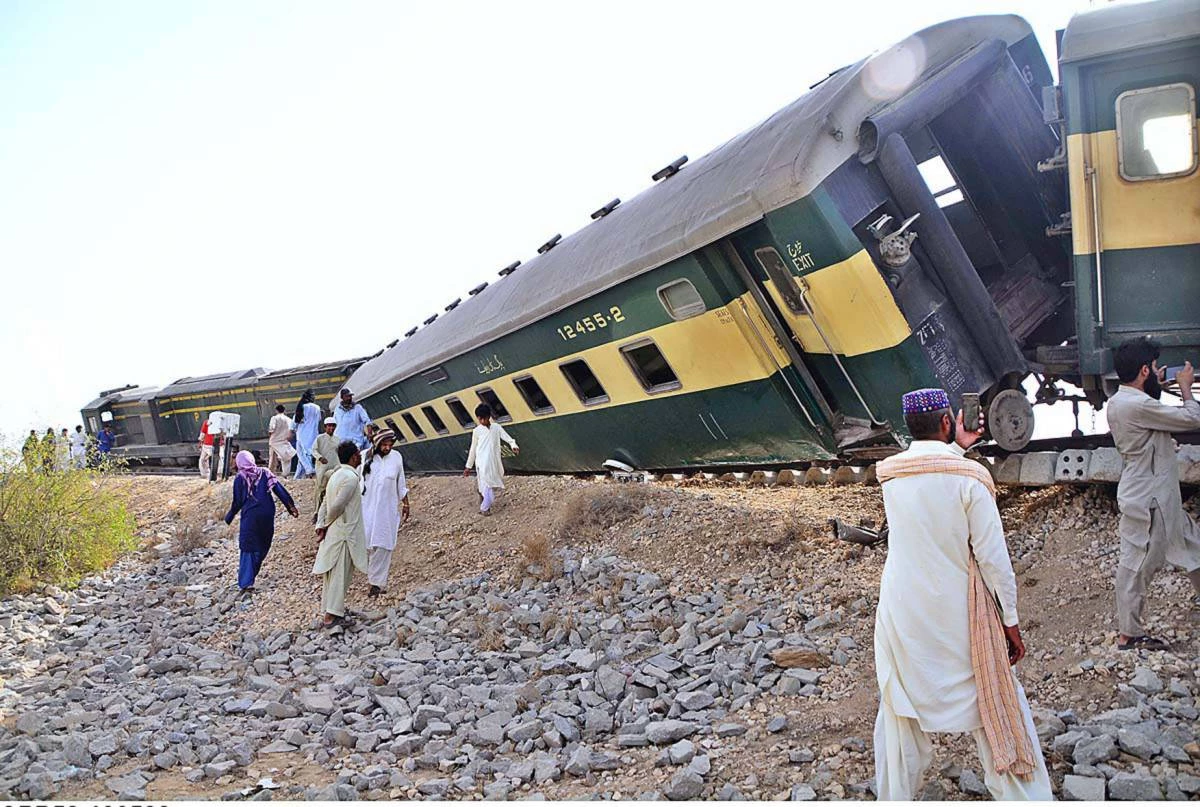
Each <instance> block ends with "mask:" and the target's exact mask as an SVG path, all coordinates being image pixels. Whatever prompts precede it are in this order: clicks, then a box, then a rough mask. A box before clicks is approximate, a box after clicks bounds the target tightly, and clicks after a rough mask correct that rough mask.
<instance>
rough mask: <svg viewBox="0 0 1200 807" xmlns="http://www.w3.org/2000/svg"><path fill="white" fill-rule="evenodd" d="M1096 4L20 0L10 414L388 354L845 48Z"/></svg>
mask: <svg viewBox="0 0 1200 807" xmlns="http://www.w3.org/2000/svg"><path fill="white" fill-rule="evenodd" d="M1086 5H1087V3H1086V1H1085V0H1040V1H1039V2H1029V1H1028V0H1012V1H1011V2H974V3H972V2H961V1H960V0H955V1H953V2H952V1H950V0H944V1H943V0H937V1H936V2H921V3H896V2H886V3H885V2H856V3H853V4H851V3H841V4H839V3H832V4H820V5H818V4H814V3H802V2H798V1H797V0H793V2H787V3H778V2H773V3H766V2H758V3H756V2H747V3H736V4H735V3H731V2H723V3H704V2H696V1H695V0H689V1H688V2H658V1H656V2H608V3H603V4H601V3H579V2H571V3H566V2H561V0H559V2H553V3H551V2H546V3H532V2H531V3H494V2H493V3H478V4H472V3H422V4H417V3H412V2H408V3H405V2H398V1H397V2H380V3H375V2H345V3H328V2H296V1H294V0H288V2H241V1H239V2H203V3H200V2H194V3H189V2H167V3H164V2H158V0H154V2H106V3H67V2H53V0H33V1H31V2H24V0H5V1H4V2H3V3H0V143H2V146H0V264H2V265H3V271H4V276H5V278H6V280H7V289H6V294H5V305H4V309H3V317H2V318H0V344H2V345H3V348H4V350H3V354H2V355H3V357H4V358H3V363H4V372H3V374H2V378H3V380H2V381H0V431H3V432H8V433H10V434H11V433H13V432H17V431H20V430H24V429H28V428H30V427H33V426H36V427H39V428H41V429H44V428H45V427H46V426H47V425H53V426H55V427H56V429H57V428H61V427H62V426H68V425H71V426H73V425H74V424H75V423H77V422H78V421H79V409H80V407H81V406H82V405H83V404H85V403H87V402H88V401H89V400H90V399H91V398H93V397H94V396H95V394H96V393H97V392H98V391H99V390H100V389H101V388H107V387H115V386H119V385H122V384H126V383H136V384H145V385H161V384H164V383H167V382H170V381H171V380H173V379H175V378H177V377H180V376H185V375H199V374H204V373H211V372H219V371H224V370H232V369H238V368H246V367H253V366H263V367H270V368H282V367H288V366H292V365H297V364H305V363H310V362H315V361H323V360H333V359H340V358H347V357H351V356H358V355H365V354H369V353H374V352H375V351H376V350H378V349H379V348H380V347H382V346H383V345H384V344H386V343H388V342H390V341H391V340H392V339H394V338H396V337H398V336H400V335H401V334H402V333H403V332H404V331H406V330H408V328H409V327H411V326H412V325H415V324H417V323H419V322H421V321H422V320H424V319H425V318H426V317H427V316H429V315H430V314H432V313H434V312H438V311H441V310H442V307H443V306H444V305H445V304H446V303H448V302H449V301H450V300H452V299H453V298H455V297H459V296H465V292H466V290H467V289H469V288H471V287H472V286H474V285H476V284H478V283H480V282H481V281H484V280H488V281H492V280H495V278H496V271H497V270H498V269H500V268H501V267H503V266H505V265H506V264H508V263H510V262H512V261H514V260H518V259H521V260H526V259H528V258H529V257H531V256H532V255H533V254H535V251H536V248H537V246H538V245H539V244H541V243H542V242H544V241H545V240H546V239H547V238H548V237H549V236H551V235H553V234H554V233H558V232H561V233H563V234H564V235H566V234H569V233H571V232H573V231H575V230H577V229H579V228H581V227H583V226H585V225H586V224H587V222H588V214H589V213H590V212H591V211H593V210H595V209H596V208H597V207H599V206H600V205H602V204H603V203H604V202H606V201H608V200H609V199H611V198H613V197H615V196H619V197H621V198H622V199H629V198H632V197H633V196H634V195H635V194H637V193H638V192H639V191H640V190H642V189H644V188H646V187H647V186H648V185H649V184H650V174H651V173H653V172H654V171H655V170H657V169H658V168H660V167H661V166H663V165H665V164H666V163H668V162H670V161H671V160H673V159H674V158H675V157H677V156H679V155H681V154H688V155H690V156H691V157H692V158H693V159H695V158H696V157H699V156H701V155H702V154H704V153H705V152H707V151H709V150H710V149H711V148H713V147H714V146H716V145H718V144H719V143H721V142H723V141H724V140H726V139H728V138H729V137H731V136H732V135H734V134H736V133H738V132H740V131H742V130H743V129H746V128H748V127H750V126H751V125H752V124H754V123H755V122H757V121H759V120H760V119H762V118H764V117H766V116H767V115H769V114H771V113H772V112H774V111H775V110H777V109H779V108H780V107H782V106H783V105H784V104H786V103H787V102H789V101H791V100H792V99H793V98H795V97H796V96H798V95H800V94H802V93H803V92H804V91H805V88H807V87H808V86H809V85H810V84H812V83H814V82H815V81H817V80H818V79H820V78H822V77H823V76H825V75H826V74H827V73H829V72H830V71H831V70H834V69H836V68H838V67H841V66H842V65H845V64H847V63H849V62H852V61H855V60H857V59H859V58H861V57H862V56H864V55H866V54H867V53H869V52H870V51H873V50H876V49H878V48H880V47H883V46H885V45H887V44H890V43H892V42H894V41H896V40H898V39H901V38H903V37H904V36H906V35H908V34H909V33H911V32H913V31H916V30H918V29H920V28H922V27H924V26H926V25H929V24H932V23H935V22H939V21H942V20H946V19H950V18H953V17H961V16H966V15H969V14H975V13H1016V14H1020V15H1021V16H1023V17H1025V18H1026V19H1027V20H1029V21H1030V23H1031V24H1032V25H1033V27H1034V29H1035V31H1036V33H1037V35H1038V37H1039V39H1040V40H1041V42H1042V47H1043V50H1044V51H1046V52H1047V53H1048V54H1050V59H1051V61H1053V52H1054V30H1055V29H1056V28H1060V27H1062V26H1063V25H1065V23H1066V21H1067V20H1068V18H1069V17H1070V15H1071V13H1072V12H1073V11H1076V10H1079V9H1081V8H1084V7H1086ZM685 170H686V169H685ZM1061 408H1062V407H1061V406H1059V407H1056V409H1061Z"/></svg>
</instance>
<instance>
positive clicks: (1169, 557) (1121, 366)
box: [1108, 337, 1200, 650]
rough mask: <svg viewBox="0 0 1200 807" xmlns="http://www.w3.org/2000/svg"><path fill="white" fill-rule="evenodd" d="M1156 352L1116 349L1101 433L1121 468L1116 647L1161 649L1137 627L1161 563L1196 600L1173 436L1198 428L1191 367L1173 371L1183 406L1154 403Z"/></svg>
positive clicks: (1193, 549)
mask: <svg viewBox="0 0 1200 807" xmlns="http://www.w3.org/2000/svg"><path fill="white" fill-rule="evenodd" d="M1157 359H1158V347H1157V345H1155V344H1154V343H1153V342H1151V341H1150V340H1149V339H1146V338H1145V337H1142V338H1139V339H1133V340H1131V341H1129V342H1126V343H1125V344H1123V345H1121V346H1120V347H1119V348H1117V350H1116V351H1115V353H1114V354H1113V365H1114V368H1115V369H1116V371H1117V377H1118V378H1119V379H1120V380H1121V387H1120V389H1118V390H1117V392H1116V394H1114V395H1113V397H1112V398H1111V399H1110V400H1109V402H1108V427H1109V430H1110V431H1111V432H1112V436H1113V442H1114V443H1115V444H1116V446H1117V450H1118V451H1119V452H1120V453H1121V459H1122V460H1123V461H1124V467H1122V469H1121V482H1120V484H1119V485H1118V486H1117V505H1118V507H1120V509H1121V521H1120V528H1119V529H1120V535H1121V549H1120V556H1119V560H1118V562H1117V580H1116V590H1117V619H1118V622H1119V625H1118V630H1119V633H1120V635H1119V637H1118V638H1117V646H1118V647H1119V648H1121V649H1128V648H1137V647H1140V648H1144V649H1149V650H1155V649H1162V648H1165V647H1166V644H1165V643H1164V642H1163V641H1162V640H1160V639H1157V638H1154V637H1152V636H1148V635H1147V634H1146V631H1145V629H1144V627H1143V625H1142V611H1143V606H1144V605H1145V600H1146V587H1147V586H1148V585H1149V584H1150V581H1151V580H1152V579H1153V578H1154V575H1155V574H1156V573H1157V572H1158V571H1159V570H1160V569H1161V568H1162V567H1163V564H1164V562H1165V563H1170V564H1171V565H1173V566H1177V567H1179V568H1180V569H1182V570H1183V571H1185V572H1186V573H1187V576H1188V579H1189V580H1190V581H1191V583H1192V587H1193V589H1194V590H1195V591H1196V592H1197V593H1198V594H1200V533H1197V529H1196V524H1195V522H1193V521H1192V519H1191V518H1190V517H1189V516H1188V514H1187V513H1186V512H1185V511H1184V509H1183V499H1182V496H1181V495H1180V492H1179V466H1178V464H1177V461H1176V457H1175V441H1174V439H1173V438H1172V437H1171V435H1172V433H1174V432H1188V431H1194V430H1197V429H1200V403H1197V402H1196V401H1195V400H1194V399H1193V396H1192V383H1193V381H1194V380H1195V371H1194V370H1193V369H1192V365H1191V363H1190V362H1189V363H1187V364H1185V365H1184V367H1183V369H1182V370H1180V371H1179V375H1178V376H1177V380H1178V382H1179V396H1180V398H1182V399H1183V406H1168V405H1167V404H1164V403H1162V402H1161V401H1159V400H1158V397H1159V395H1160V394H1161V392H1162V386H1161V375H1162V370H1160V369H1159V367H1158V362H1157Z"/></svg>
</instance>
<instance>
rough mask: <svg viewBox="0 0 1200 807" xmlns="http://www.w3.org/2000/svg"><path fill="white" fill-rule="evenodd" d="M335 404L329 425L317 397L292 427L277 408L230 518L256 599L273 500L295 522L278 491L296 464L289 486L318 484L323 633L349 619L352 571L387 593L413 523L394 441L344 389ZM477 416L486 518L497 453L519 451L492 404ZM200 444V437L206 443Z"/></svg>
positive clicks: (495, 489) (496, 486)
mask: <svg viewBox="0 0 1200 807" xmlns="http://www.w3.org/2000/svg"><path fill="white" fill-rule="evenodd" d="M339 399H340V400H339V403H338V405H337V406H335V407H334V411H333V414H331V415H330V416H328V417H325V418H323V419H322V414H323V413H322V411H321V408H320V406H319V405H317V404H316V403H315V401H314V400H313V395H312V392H311V391H308V392H306V393H305V394H304V395H303V396H302V397H301V398H300V401H299V403H298V404H297V406H296V410H295V413H294V417H292V418H289V417H288V416H287V414H286V413H285V409H284V407H283V406H282V405H280V406H277V407H276V415H275V416H274V417H273V418H272V419H271V422H270V424H269V433H270V438H269V440H268V447H269V453H270V458H271V459H270V461H269V463H268V466H267V467H266V468H260V467H258V466H257V463H256V462H255V459H254V455H253V454H251V453H250V452H249V451H240V452H238V454H237V457H236V459H235V462H236V465H237V477H236V478H235V480H234V486H233V503H232V505H231V506H230V509H229V512H228V513H227V514H226V516H225V521H226V523H228V524H231V523H232V522H233V519H234V518H235V517H237V516H238V514H239V513H240V514H241V524H240V526H239V534H238V540H239V548H240V550H241V558H240V561H239V567H238V586H239V587H240V588H241V589H242V590H243V591H249V590H252V589H253V588H254V581H255V578H256V577H257V575H258V572H259V569H260V568H261V567H262V564H263V561H264V559H265V558H266V556H267V553H268V551H269V550H270V548H271V541H272V538H273V536H274V529H275V499H276V498H277V499H279V501H280V502H282V503H283V505H284V507H285V508H286V509H287V511H288V512H289V513H290V514H291V515H292V516H293V517H298V516H299V510H298V509H297V507H296V505H295V502H294V500H293V499H292V497H291V494H290V493H289V492H288V490H287V488H286V487H284V485H283V483H282V482H281V481H280V480H281V478H285V477H286V474H287V472H288V471H289V468H290V465H291V460H292V459H295V460H296V471H295V474H294V476H293V477H292V478H293V479H304V478H306V477H309V476H311V477H313V478H314V480H315V493H316V496H315V500H316V512H315V513H314V515H313V523H314V525H315V527H316V534H317V541H318V543H319V548H318V551H317V557H316V561H315V562H314V564H313V574H317V575H321V577H322V597H321V599H322V605H321V607H322V613H323V615H324V616H323V621H324V623H325V624H326V625H331V624H334V623H335V622H338V621H340V620H342V619H344V617H345V613H346V610H345V602H346V592H347V590H348V589H349V587H350V584H351V581H352V579H353V574H354V570H355V569H357V570H359V571H361V572H365V573H366V575H367V584H368V589H367V595H368V596H370V597H377V596H379V595H380V594H382V593H383V592H384V591H385V590H386V587H387V582H388V576H389V573H390V570H391V563H392V556H393V553H394V552H395V551H396V543H397V540H398V537H399V533H400V528H401V526H402V525H403V524H404V522H406V521H407V520H408V518H409V513H410V503H409V491H408V483H407V480H406V479H405V475H404V459H403V458H402V457H401V455H400V452H399V450H397V449H396V434H395V432H394V431H392V430H391V429H384V430H382V431H381V430H379V428H378V427H376V426H375V424H374V423H372V422H371V419H370V417H369V416H368V415H367V413H366V410H365V409H363V407H362V405H361V404H357V403H355V402H354V396H353V394H352V393H351V391H350V390H348V389H343V390H342V391H341V393H340V396H339ZM475 416H476V418H477V420H478V425H477V426H476V427H475V429H474V431H473V432H472V433H471V448H470V451H469V452H468V455H467V463H466V467H465V468H464V470H463V475H464V476H468V475H469V474H470V473H471V471H472V469H476V470H477V476H478V485H477V488H478V493H479V502H480V512H481V513H482V514H484V515H490V514H491V512H492V508H493V506H494V504H495V502H496V498H497V494H498V493H499V491H500V490H501V489H503V488H504V464H503V461H502V459H501V443H502V442H503V443H507V444H508V445H509V446H510V447H511V448H512V450H513V451H514V452H519V451H520V448H519V447H518V446H517V443H516V441H515V440H513V438H512V437H511V436H510V435H509V434H508V432H506V431H505V430H504V427H503V426H501V425H500V424H498V423H495V422H494V421H493V420H492V410H491V407H489V406H488V405H487V404H480V405H479V407H477V408H476V410H475ZM318 425H319V427H320V430H318ZM204 436H205V433H204V432H202V433H201V439H202V440H203V438H204ZM293 441H294V443H295V444H294V445H293V444H292V443H293ZM285 446H286V448H285ZM289 449H290V451H289ZM276 469H278V471H279V474H278V476H277V475H276V473H275V471H276ZM202 470H203V469H202Z"/></svg>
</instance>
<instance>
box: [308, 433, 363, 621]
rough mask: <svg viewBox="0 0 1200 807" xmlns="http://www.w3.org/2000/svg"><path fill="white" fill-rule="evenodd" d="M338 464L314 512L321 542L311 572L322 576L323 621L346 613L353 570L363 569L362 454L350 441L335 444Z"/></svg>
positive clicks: (338, 619)
mask: <svg viewBox="0 0 1200 807" xmlns="http://www.w3.org/2000/svg"><path fill="white" fill-rule="evenodd" d="M337 452H338V460H339V462H340V463H341V464H340V465H338V467H337V470H335V471H334V472H333V474H332V476H330V478H329V483H328V485H327V487H326V494H325V500H324V501H323V502H322V503H321V508H320V510H318V512H317V538H318V540H319V541H320V543H321V546H320V548H319V549H318V550H317V559H316V561H315V562H314V563H313V574H319V575H322V576H323V577H322V585H321V610H322V611H323V612H324V614H325V617H324V624H325V625H332V624H334V623H336V622H339V621H341V620H342V618H343V617H345V615H346V591H347V589H349V588H350V580H351V578H352V577H353V576H354V570H355V569H358V570H359V571H366V568H367V533H366V529H365V528H364V526H363V518H362V477H360V476H359V475H358V467H359V465H360V464H361V463H362V455H361V454H359V451H358V446H357V445H356V444H355V443H354V442H353V441H351V440H346V441H343V442H342V443H341V444H339V445H338V448H337Z"/></svg>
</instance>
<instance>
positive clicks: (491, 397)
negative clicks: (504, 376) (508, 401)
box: [475, 387, 512, 423]
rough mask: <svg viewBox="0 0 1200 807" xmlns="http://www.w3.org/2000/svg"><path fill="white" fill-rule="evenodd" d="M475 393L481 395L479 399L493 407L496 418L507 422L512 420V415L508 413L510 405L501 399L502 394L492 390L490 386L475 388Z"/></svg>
mask: <svg viewBox="0 0 1200 807" xmlns="http://www.w3.org/2000/svg"><path fill="white" fill-rule="evenodd" d="M475 394H476V395H478V396H479V400H481V401H483V402H484V403H485V404H487V405H488V406H490V407H492V414H494V415H495V416H496V420H498V421H499V422H501V423H507V422H509V421H510V420H512V415H510V414H508V407H506V406H505V405H504V404H503V403H501V401H500V396H499V395H497V394H496V393H494V392H492V391H491V389H489V388H488V387H484V388H483V389H477V390H475Z"/></svg>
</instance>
